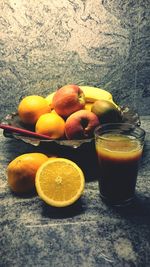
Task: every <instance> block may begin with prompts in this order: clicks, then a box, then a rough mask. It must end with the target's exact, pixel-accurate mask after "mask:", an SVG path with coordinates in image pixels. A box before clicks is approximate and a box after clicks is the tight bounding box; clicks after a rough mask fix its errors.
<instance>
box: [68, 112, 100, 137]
mask: <svg viewBox="0 0 150 267" xmlns="http://www.w3.org/2000/svg"><path fill="white" fill-rule="evenodd" d="M98 125H99V119H98V117H97V116H96V115H95V114H94V113H93V112H91V111H89V110H84V109H82V110H79V111H76V112H74V113H73V114H71V115H70V116H69V117H68V118H67V120H66V123H65V134H66V137H67V139H85V138H90V137H92V136H93V132H94V129H95V128H96V126H98Z"/></svg>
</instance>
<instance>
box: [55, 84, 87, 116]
mask: <svg viewBox="0 0 150 267" xmlns="http://www.w3.org/2000/svg"><path fill="white" fill-rule="evenodd" d="M52 106H53V108H54V110H55V111H56V112H57V114H59V115H60V116H62V117H64V118H67V117H68V116H69V115H70V114H72V113H73V112H75V111H77V110H80V109H83V108H84V106H85V96H84V93H83V91H82V90H81V89H80V87H79V86H77V85H74V84H70V85H65V86H63V87H61V88H60V89H58V90H57V91H56V93H55V94H54V96H53V99H52Z"/></svg>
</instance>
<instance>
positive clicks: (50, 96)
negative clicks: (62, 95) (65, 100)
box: [45, 92, 55, 105]
mask: <svg viewBox="0 0 150 267" xmlns="http://www.w3.org/2000/svg"><path fill="white" fill-rule="evenodd" d="M54 94H55V92H53V93H51V94H49V95H48V96H46V97H45V99H46V100H47V101H48V104H49V105H51V104H52V99H53V96H54Z"/></svg>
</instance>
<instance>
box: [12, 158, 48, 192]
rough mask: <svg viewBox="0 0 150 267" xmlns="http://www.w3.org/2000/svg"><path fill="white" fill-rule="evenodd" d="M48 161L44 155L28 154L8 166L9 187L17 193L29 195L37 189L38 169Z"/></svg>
mask: <svg viewBox="0 0 150 267" xmlns="http://www.w3.org/2000/svg"><path fill="white" fill-rule="evenodd" d="M47 160H48V157H47V156H46V155H45V154H43V153H26V154H23V155H21V156H18V157H17V158H15V159H14V160H12V161H11V162H10V163H9V165H8V166H7V177H8V185H9V187H10V188H11V190H12V191H14V192H15V193H20V194H21V193H28V192H30V191H32V190H33V189H34V188H35V175H36V172H37V170H38V168H39V167H40V166H41V165H42V164H43V163H44V162H46V161H47Z"/></svg>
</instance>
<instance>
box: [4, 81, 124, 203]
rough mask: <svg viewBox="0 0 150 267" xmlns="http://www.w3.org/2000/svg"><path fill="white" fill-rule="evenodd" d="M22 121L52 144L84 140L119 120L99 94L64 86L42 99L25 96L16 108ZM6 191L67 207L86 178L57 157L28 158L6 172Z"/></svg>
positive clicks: (19, 159) (15, 162)
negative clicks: (61, 140)
mask: <svg viewBox="0 0 150 267" xmlns="http://www.w3.org/2000/svg"><path fill="white" fill-rule="evenodd" d="M18 114H19V117H20V120H21V121H22V123H23V124H24V125H25V126H28V125H30V126H33V127H34V130H35V132H36V133H38V134H42V135H46V136H48V137H50V138H51V139H54V140H55V139H64V138H65V139H68V140H70V139H84V138H90V137H92V136H93V134H94V129H95V128H96V127H97V126H98V125H99V124H103V123H109V122H114V123H115V122H118V121H120V120H121V112H120V108H119V107H118V106H117V105H116V104H115V103H114V101H113V98H112V95H111V94H110V93H109V92H107V91H105V90H103V89H100V88H95V87H88V86H80V87H79V86H77V85H66V86H63V87H62V88H60V89H58V90H57V91H56V92H53V93H51V94H50V95H48V96H47V97H46V98H44V97H42V96H39V95H30V96H26V97H25V98H23V99H22V100H21V102H20V103H19V105H18ZM7 178H8V185H9V187H10V188H11V190H12V191H13V192H15V193H17V194H24V193H25V194H26V193H30V192H32V191H34V190H36V192H37V193H38V195H39V197H40V198H41V199H42V200H44V201H45V202H46V203H47V204H49V205H51V206H54V207H66V206H68V205H71V204H73V203H74V202H76V201H77V200H78V199H79V198H80V196H81V195H82V193H83V190H84V186H85V177H84V174H83V172H82V170H81V169H80V167H79V166H78V165H77V164H76V163H74V162H73V161H71V160H68V159H66V158H59V157H57V155H53V156H51V157H50V156H47V155H45V154H42V153H27V154H23V155H21V156H18V157H17V158H15V159H14V160H12V161H11V162H10V163H9V164H8V167H7Z"/></svg>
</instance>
